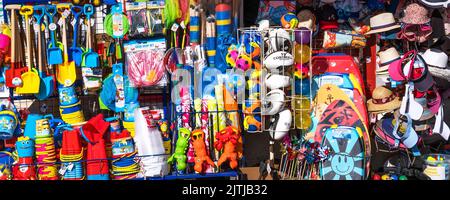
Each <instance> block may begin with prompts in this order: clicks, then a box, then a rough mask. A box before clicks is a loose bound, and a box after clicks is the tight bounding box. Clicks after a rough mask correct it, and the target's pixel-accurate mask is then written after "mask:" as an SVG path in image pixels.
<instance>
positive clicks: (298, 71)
mask: <svg viewBox="0 0 450 200" xmlns="http://www.w3.org/2000/svg"><path fill="white" fill-rule="evenodd" d="M294 76H295V77H296V78H298V79H304V78H308V76H309V66H308V64H300V63H296V64H295V72H294Z"/></svg>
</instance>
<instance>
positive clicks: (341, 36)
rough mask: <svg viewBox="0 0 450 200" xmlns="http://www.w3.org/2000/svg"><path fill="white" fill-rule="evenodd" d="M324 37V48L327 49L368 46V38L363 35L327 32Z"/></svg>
mask: <svg viewBox="0 0 450 200" xmlns="http://www.w3.org/2000/svg"><path fill="white" fill-rule="evenodd" d="M323 37H324V38H323V48H325V49H332V48H338V47H349V46H351V47H353V48H362V47H365V46H366V38H365V37H364V36H362V35H356V34H352V33H346V32H332V31H325V32H324V36H323Z"/></svg>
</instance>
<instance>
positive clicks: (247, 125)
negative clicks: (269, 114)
mask: <svg viewBox="0 0 450 200" xmlns="http://www.w3.org/2000/svg"><path fill="white" fill-rule="evenodd" d="M244 129H245V130H246V131H249V132H255V131H260V130H261V116H259V115H249V116H246V117H245V118H244Z"/></svg>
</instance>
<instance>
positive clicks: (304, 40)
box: [295, 27, 311, 44]
mask: <svg viewBox="0 0 450 200" xmlns="http://www.w3.org/2000/svg"><path fill="white" fill-rule="evenodd" d="M295 41H296V42H297V43H298V44H309V42H311V30H309V29H308V28H306V27H300V28H299V29H298V30H295Z"/></svg>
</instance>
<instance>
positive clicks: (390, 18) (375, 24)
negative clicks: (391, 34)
mask: <svg viewBox="0 0 450 200" xmlns="http://www.w3.org/2000/svg"><path fill="white" fill-rule="evenodd" d="M370 28H371V30H370V31H369V32H367V33H366V35H367V34H374V33H381V32H386V31H390V30H394V29H396V28H400V25H399V24H398V23H397V22H396V21H395V18H394V15H393V14H392V13H389V12H385V13H381V14H378V15H375V16H373V17H371V18H370Z"/></svg>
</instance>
